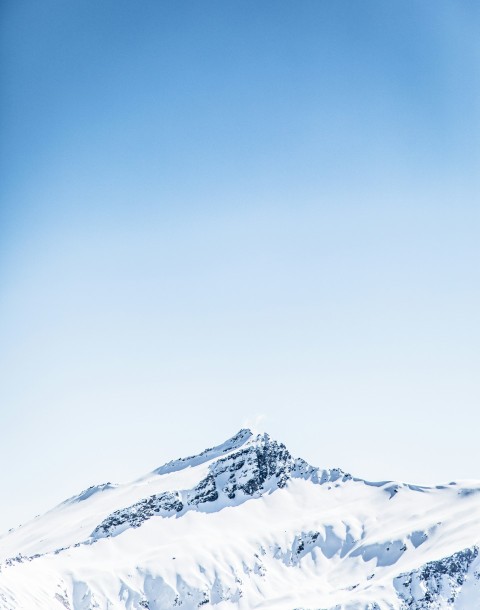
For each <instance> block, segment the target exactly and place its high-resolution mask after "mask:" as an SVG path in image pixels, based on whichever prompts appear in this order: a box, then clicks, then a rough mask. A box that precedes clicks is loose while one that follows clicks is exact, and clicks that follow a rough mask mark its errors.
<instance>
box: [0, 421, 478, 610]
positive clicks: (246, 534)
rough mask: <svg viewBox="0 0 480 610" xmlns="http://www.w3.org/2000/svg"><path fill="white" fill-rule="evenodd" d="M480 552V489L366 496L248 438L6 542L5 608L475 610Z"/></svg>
mask: <svg viewBox="0 0 480 610" xmlns="http://www.w3.org/2000/svg"><path fill="white" fill-rule="evenodd" d="M479 546H480V481H462V482H453V483H449V484H447V485H439V486H437V487H429V488H427V487H418V486H412V485H405V484H401V483H394V482H391V481H389V482H380V483H372V482H368V481H365V480H363V479H359V478H355V477H352V476H350V475H348V474H346V473H344V472H343V471H341V470H339V469H330V470H322V469H318V468H314V467H312V466H310V465H308V464H307V463H306V462H304V461H303V460H301V459H296V458H294V457H292V456H291V455H290V453H289V452H288V450H287V449H286V447H285V446H284V445H282V444H281V443H278V442H276V441H274V440H272V439H271V438H270V437H269V436H268V435H267V434H259V435H255V434H252V432H251V431H249V430H241V431H240V432H239V433H238V434H236V435H235V436H234V437H232V438H231V439H229V440H228V441H226V442H225V443H222V444H221V445H219V446H218V447H214V448H212V449H208V450H206V451H204V452H203V453H202V454H200V455H198V456H192V457H189V458H185V459H180V460H175V461H173V462H169V463H168V464H166V465H165V466H162V467H160V468H158V469H157V470H155V471H154V472H152V473H150V474H148V475H146V476H144V477H142V478H140V479H137V480H136V481H133V482H131V483H128V484H121V485H112V484H110V483H108V484H104V485H98V486H93V487H91V488H89V489H88V490H85V491H84V492H82V493H80V494H79V495H78V496H75V497H73V498H70V499H68V500H66V501H65V502H63V503H62V504H60V505H58V506H56V507H55V508H53V509H52V510H50V511H49V512H47V513H46V514H44V515H42V516H39V517H37V518H35V519H33V520H32V521H30V522H29V523H26V524H25V525H23V526H21V527H19V528H17V529H15V530H11V531H10V532H8V533H6V534H4V535H3V536H1V537H0V609H1V610H93V609H98V610H193V609H196V608H202V609H203V610H208V609H209V608H212V609H213V608H215V609H216V610H250V609H254V608H258V609H259V610H260V609H262V610H320V609H322V610H327V609H328V610H329V609H332V610H333V609H335V610H386V609H390V610H400V609H402V610H403V609H407V608H408V609H411V610H420V609H432V610H436V609H438V610H440V609H448V608H452V609H457V610H476V609H478V608H480V553H479V552H478V547H479Z"/></svg>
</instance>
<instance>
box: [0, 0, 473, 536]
mask: <svg viewBox="0 0 480 610" xmlns="http://www.w3.org/2000/svg"><path fill="white" fill-rule="evenodd" d="M0 12H1V15H0V17H1V19H0V23H1V25H0V28H1V31H0V41H1V42H0V44H1V49H0V57H1V66H0V70H1V72H0V78H1V87H0V133H1V134H2V135H1V139H0V146H1V151H0V163H1V165H0V171H1V176H0V197H1V209H0V430H1V442H0V459H1V464H2V468H1V475H0V485H1V489H2V494H1V497H2V502H1V508H0V529H1V530H4V529H7V528H8V527H10V526H14V525H17V524H18V523H20V522H22V521H24V520H26V519H28V518H30V517H31V516H33V515H34V514H36V513H39V512H42V511H44V510H46V509H48V508H50V507H51V506H52V505H53V504H55V503H57V502H59V501H61V500H63V499H64V498H65V497H67V496H69V495H72V494H73V493H76V492H78V491H79V490H81V489H82V488H85V487H87V486H89V485H90V484H93V483H99V482H103V481H106V480H111V481H123V480H128V479H130V478H134V477H136V476H140V475H141V474H144V473H145V472H147V471H149V470H151V469H153V468H155V467H157V466H158V465H160V464H162V463H163V462H165V461H167V460H169V459H172V458H175V457H178V456H181V455H185V454H188V453H191V452H195V451H198V450H201V449H203V448H204V447H205V446H208V445H212V444H215V443H217V442H221V441H222V440H224V439H225V438H227V437H229V436H231V435H233V434H234V433H235V432H236V431H237V430H238V429H239V428H240V427H242V425H245V424H246V423H247V422H255V421H257V423H258V422H259V421H260V427H261V428H264V429H266V430H267V431H269V432H270V433H271V434H272V435H273V436H275V437H276V438H278V439H279V440H283V441H284V442H285V443H286V444H287V446H288V447H289V448H290V449H291V451H292V452H293V453H294V454H296V455H301V456H302V457H304V458H305V459H307V460H308V461H310V462H311V463H313V464H315V465H319V466H324V467H333V466H339V467H342V468H344V469H345V470H348V471H350V472H352V473H353V474H355V475H358V476H362V477H365V478H369V479H385V478H393V479H399V480H404V481H411V482H418V483H429V482H445V481H449V480H452V479H460V478H480V465H479V459H478V447H479V440H478V439H479V429H480V388H479V371H480V347H479V346H480V211H479V209H480V204H479V201H480V196H479V195H480V188H479V187H480V179H479V175H480V172H479V170H480V37H479V36H478V32H479V28H480V3H478V0H462V2H455V1H454V0H448V1H447V0H422V1H421V2H419V1H417V0H402V1H392V2H386V1H385V0H376V1H372V0H362V1H361V2H359V1H358V0H348V1H347V0H335V2H332V1H331V0H328V1H327V0H299V1H293V0H290V1H288V2H285V1H283V0H274V1H273V0H272V1H263V2H259V1H258V0H255V1H250V0H242V2H238V1H236V2H234V1H232V0H218V1H216V0H208V1H206V2H200V1H198V0H195V1H193V0H184V1H182V2H177V1H174V0H165V1H159V0H142V1H141V2H135V1H133V0H128V1H127V0H102V1H101V2H98V0H82V1H81V2H65V1H64V0H58V1H53V0H43V1H42V2H37V1H36V0H4V1H3V2H2V6H1V9H0Z"/></svg>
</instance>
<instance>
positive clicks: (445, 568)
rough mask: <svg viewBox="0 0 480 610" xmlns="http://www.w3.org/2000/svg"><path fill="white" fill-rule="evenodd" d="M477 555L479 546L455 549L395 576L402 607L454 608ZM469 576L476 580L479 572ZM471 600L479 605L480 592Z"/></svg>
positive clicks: (425, 609) (430, 609)
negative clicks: (446, 554)
mask: <svg viewBox="0 0 480 610" xmlns="http://www.w3.org/2000/svg"><path fill="white" fill-rule="evenodd" d="M477 557H478V548H477V547H476V546H474V547H472V548H469V549H464V550H462V551H459V552H458V553H454V554H453V555H451V556H450V557H445V558H443V559H439V560H437V561H430V562H429V563H427V564H425V565H424V566H422V567H421V568H419V569H417V570H413V571H412V572H410V573H408V574H401V575H400V576H398V577H397V578H395V580H394V586H395V589H396V590H397V593H398V596H399V597H400V599H401V600H402V602H403V603H402V609H403V608H405V609H409V610H437V609H438V610H440V609H442V608H454V607H455V601H456V600H457V598H458V596H459V593H460V592H461V591H462V588H463V586H464V585H465V582H466V580H467V578H468V577H469V571H470V568H471V566H472V564H473V562H474V561H475V559H477ZM471 578H474V579H476V580H478V579H479V578H480V574H479V573H478V572H476V573H475V574H472V575H471ZM479 594H480V591H479ZM472 604H479V605H480V596H479V597H478V598H477V599H476V600H472ZM471 607H472V608H475V607H476V606H475V605H472V606H471Z"/></svg>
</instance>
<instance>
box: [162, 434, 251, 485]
mask: <svg viewBox="0 0 480 610" xmlns="http://www.w3.org/2000/svg"><path fill="white" fill-rule="evenodd" d="M252 437H253V432H252V431H251V430H250V429H249V428H242V429H241V430H239V431H238V432H237V433H236V434H234V435H233V436H232V437H231V438H229V439H227V440H226V441H224V442H223V443H221V444H220V445H215V446H214V447H209V448H208V449H205V450H204V451H202V452H201V453H198V454H196V455H190V456H188V457H185V458H178V459H176V460H172V461H170V462H167V463H166V464H164V465H163V466H160V467H159V468H156V469H155V470H154V471H153V473H154V474H160V475H161V474H169V473H171V472H178V471H179V470H183V469H184V468H189V467H192V466H199V465H200V464H205V462H209V461H210V460H213V459H215V458H218V457H220V456H222V455H225V454H226V453H229V452H230V451H233V450H235V449H238V448H239V447H241V446H242V445H244V444H245V443H246V442H247V441H249V440H250V439H251V438H252Z"/></svg>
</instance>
